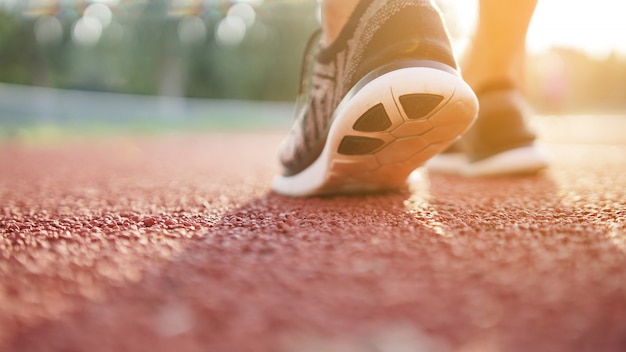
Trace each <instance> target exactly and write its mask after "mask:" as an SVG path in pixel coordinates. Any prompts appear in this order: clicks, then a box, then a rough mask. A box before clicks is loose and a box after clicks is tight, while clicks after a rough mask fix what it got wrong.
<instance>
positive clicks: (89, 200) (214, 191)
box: [0, 133, 626, 352]
mask: <svg viewBox="0 0 626 352" xmlns="http://www.w3.org/2000/svg"><path fill="white" fill-rule="evenodd" d="M280 139H281V134H261V133H259V134H209V135H193V136H170V137H167V136H161V137H151V138H147V137H144V138H136V139H124V138H116V139H114V140H109V141H102V140H96V141H92V142H87V141H82V142H81V141H73V142H65V143H62V144H59V145H54V146H46V147H43V146H32V145H30V146H25V145H8V144H7V145H3V146H1V147H0V253H1V255H0V326H1V328H0V350H1V351H285V352H292V351H293V352H296V351H298V352H300V351H305V352H308V351H342V352H343V351H351V352H352V351H393V352H399V351H464V352H465V351H624V350H626V210H625V209H626V146H625V145H621V146H620V145H613V146H611V145H565V144H554V145H550V151H551V152H552V154H553V157H554V159H555V165H554V167H553V168H552V169H551V170H550V171H549V172H546V173H544V174H541V175H539V176H536V177H525V178H503V179H462V178H459V177H452V176H442V175H433V174H431V175H428V174H426V173H425V172H422V173H421V174H420V175H421V177H420V178H419V179H417V180H416V182H415V183H414V184H413V186H412V187H411V188H410V189H409V190H406V191H403V192H398V193H392V194H381V195H370V196H364V197H331V198H313V199H289V198H284V197H281V196H278V195H274V194H271V193H270V192H269V188H268V187H269V184H270V181H271V178H272V175H273V174H274V173H275V172H276V171H277V166H276V165H275V162H274V160H275V158H274V157H275V150H276V147H277V145H278V143H279V141H280Z"/></svg>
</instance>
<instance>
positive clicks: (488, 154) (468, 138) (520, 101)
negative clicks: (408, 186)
mask: <svg viewBox="0 0 626 352" xmlns="http://www.w3.org/2000/svg"><path fill="white" fill-rule="evenodd" d="M477 94H478V101H479V103H480V109H479V113H478V119H477V120H476V123H475V124H474V125H473V126H472V127H471V128H470V129H469V130H468V132H467V133H466V134H465V135H463V137H462V138H461V139H460V140H459V142H457V143H455V144H453V145H452V146H451V147H450V148H448V150H446V151H445V152H444V153H442V154H440V155H438V156H436V157H435V158H433V159H431V160H430V161H429V162H428V163H427V168H428V169H429V170H431V171H435V172H443V173H453V174H459V175H463V176H468V177H483V176H507V175H528V174H536V173H537V172H539V171H541V170H543V169H545V168H547V167H548V165H549V158H548V156H547V153H546V152H545V151H544V150H543V149H542V148H541V147H540V146H538V145H537V143H536V135H535V133H534V132H533V131H531V130H530V128H529V127H528V123H527V120H526V116H528V115H529V113H530V109H529V107H528V104H527V103H526V101H525V99H524V97H523V96H522V95H521V93H520V92H519V90H517V89H515V87H514V85H513V84H511V83H510V82H507V81H504V82H496V83H495V84H492V85H490V86H489V87H486V88H485V89H482V90H480V91H478V92H477Z"/></svg>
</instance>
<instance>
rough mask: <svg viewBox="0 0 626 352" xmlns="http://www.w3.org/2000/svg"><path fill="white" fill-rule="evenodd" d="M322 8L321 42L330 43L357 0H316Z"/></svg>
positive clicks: (335, 37)
mask: <svg viewBox="0 0 626 352" xmlns="http://www.w3.org/2000/svg"><path fill="white" fill-rule="evenodd" d="M318 2H319V4H320V7H321V10H322V43H324V44H325V45H328V44H330V43H332V42H333V41H334V40H335V39H337V36H338V35H339V32H341V29H342V28H343V26H344V25H345V24H346V22H347V21H348V19H349V18H350V15H352V12H353V11H354V9H355V8H356V5H357V4H358V3H359V0H318Z"/></svg>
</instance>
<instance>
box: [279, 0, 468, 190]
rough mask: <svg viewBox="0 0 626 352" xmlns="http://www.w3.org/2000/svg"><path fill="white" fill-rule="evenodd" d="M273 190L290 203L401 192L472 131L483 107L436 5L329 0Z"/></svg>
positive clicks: (422, 0)
mask: <svg viewBox="0 0 626 352" xmlns="http://www.w3.org/2000/svg"><path fill="white" fill-rule="evenodd" d="M321 5H322V32H321V37H317V36H314V37H312V38H311V40H309V45H307V50H306V52H305V60H304V65H305V67H303V70H302V73H303V76H302V81H301V86H300V94H299V97H298V99H297V103H296V113H295V120H294V124H293V126H292V129H291V131H290V133H289V134H288V135H287V137H286V138H285V139H284V140H283V143H282V144H281V146H280V148H279V159H280V162H281V163H282V166H283V170H282V173H281V174H280V175H278V176H277V177H276V178H275V180H274V183H273V184H272V189H273V190H274V191H276V192H278V193H280V194H284V195H289V196H311V195H328V194H336V193H357V192H372V191H381V190H389V189H397V188H399V187H403V186H404V185H406V180H407V177H408V175H409V174H410V173H411V172H412V171H413V170H414V169H415V168H416V167H417V166H420V165H423V164H424V162H425V161H426V160H428V159H429V158H431V157H432V156H433V155H435V154H437V153H439V152H441V151H442V150H444V149H445V148H447V147H448V146H449V145H450V144H451V143H453V142H454V141H455V140H456V138H457V137H458V136H459V135H461V134H462V133H463V132H465V131H466V130H467V129H468V128H469V126H470V125H471V123H472V122H473V121H474V119H475V117H476V113H477V110H478V102H477V100H476V96H475V95H474V92H473V91H472V89H471V88H470V87H469V86H468V85H467V84H466V83H465V82H464V81H463V80H462V78H461V76H460V74H459V73H458V71H457V62H456V59H455V58H454V55H453V52H452V48H451V46H450V40H449V38H448V33H447V31H446V28H445V26H444V24H443V20H442V18H441V15H440V13H439V11H438V9H437V8H436V7H435V5H434V4H433V3H432V2H431V1H428V0H359V1H355V0H323V1H322V2H321Z"/></svg>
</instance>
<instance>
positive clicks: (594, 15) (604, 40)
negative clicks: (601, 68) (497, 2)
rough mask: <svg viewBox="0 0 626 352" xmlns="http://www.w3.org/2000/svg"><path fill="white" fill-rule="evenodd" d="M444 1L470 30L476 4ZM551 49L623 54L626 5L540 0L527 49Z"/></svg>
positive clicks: (464, 0) (607, 1) (473, 1)
mask: <svg viewBox="0 0 626 352" xmlns="http://www.w3.org/2000/svg"><path fill="white" fill-rule="evenodd" d="M502 1H507V0H502ZM508 1H516V0H508ZM445 2H446V3H449V4H450V5H452V6H454V7H455V8H456V9H457V11H458V14H463V15H461V16H458V15H457V18H458V19H459V20H460V21H462V22H463V23H462V27H463V28H464V29H465V30H467V31H468V32H469V31H471V28H472V25H473V20H474V18H472V16H469V15H470V14H472V15H473V16H475V13H476V9H477V7H476V6H477V1H476V0H445ZM465 14H468V15H467V16H466V15H465ZM550 46H567V47H574V48H579V49H582V50H584V51H586V52H587V53H588V54H590V55H592V56H598V57H603V56H606V55H608V54H610V53H611V51H617V52H618V53H620V54H621V55H626V2H623V1H621V0H594V1H589V0H539V3H538V5H537V9H536V10H535V14H534V16H533V19H532V21H531V25H530V28H529V32H528V37H527V48H528V50H529V51H530V52H531V53H539V52H542V51H544V50H546V49H547V48H549V47H550Z"/></svg>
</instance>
